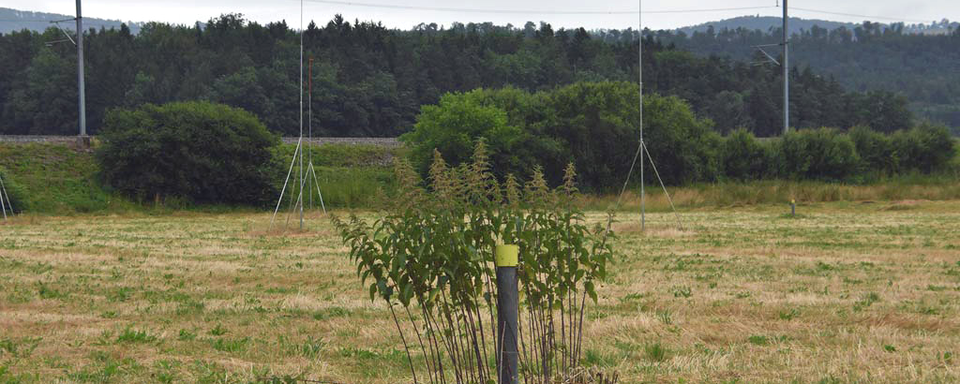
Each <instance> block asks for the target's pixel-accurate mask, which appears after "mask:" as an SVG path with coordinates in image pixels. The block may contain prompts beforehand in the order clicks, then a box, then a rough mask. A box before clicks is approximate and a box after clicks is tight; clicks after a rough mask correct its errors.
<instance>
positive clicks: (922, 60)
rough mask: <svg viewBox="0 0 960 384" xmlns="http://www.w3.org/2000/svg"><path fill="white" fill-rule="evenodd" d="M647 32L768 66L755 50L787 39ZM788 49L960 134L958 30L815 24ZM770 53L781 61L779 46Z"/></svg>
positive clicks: (765, 34) (748, 32) (776, 32)
mask: <svg viewBox="0 0 960 384" xmlns="http://www.w3.org/2000/svg"><path fill="white" fill-rule="evenodd" d="M943 24H944V25H947V23H946V22H944V23H943ZM650 33H651V34H652V35H653V36H655V37H656V39H657V41H660V42H661V43H663V44H667V45H673V46H676V47H677V48H678V49H681V50H685V51H689V52H693V53H696V54H697V55H699V56H703V57H709V56H711V55H722V56H729V57H731V58H733V59H735V60H744V61H753V62H759V61H763V58H761V57H759V56H758V51H757V49H756V48H754V47H756V46H759V45H768V44H779V43H780V40H781V39H782V29H780V28H773V29H770V30H769V31H760V30H755V29H744V28H738V29H727V28H722V29H713V28H708V29H707V30H706V31H704V32H694V33H692V34H689V35H688V34H684V33H677V32H671V31H656V32H650ZM598 37H600V38H606V39H610V40H618V39H620V35H619V34H618V33H617V34H614V35H612V36H607V34H606V33H599V35H598ZM790 49H791V51H790V58H791V61H792V63H793V64H796V65H797V66H799V67H812V68H815V69H816V72H817V73H818V74H820V75H823V76H829V77H832V78H834V79H836V80H837V81H839V82H840V83H841V84H843V86H844V87H845V88H846V89H848V90H852V91H869V90H896V91H897V92H898V93H900V94H903V95H904V96H906V97H907V98H908V99H909V100H910V108H911V110H913V111H915V112H916V115H917V117H919V118H923V119H930V120H933V121H936V122H940V123H944V124H947V125H950V126H952V127H953V128H954V132H956V133H960V78H958V76H957V74H960V28H955V29H953V30H952V31H951V33H949V34H941V35H922V34H915V33H909V32H905V26H904V25H903V24H902V23H893V24H890V25H886V24H879V23H871V22H869V21H865V22H863V23H862V24H860V25H858V26H856V27H853V28H847V27H840V28H835V29H826V28H821V27H818V26H813V27H811V28H809V29H808V30H803V31H802V32H801V33H794V34H792V36H791V39H790ZM767 50H768V51H770V53H772V54H773V55H776V57H777V59H779V53H780V48H779V47H776V46H773V47H769V48H767ZM797 75H798V74H796V73H795V74H794V76H797ZM792 102H794V103H797V102H801V99H799V98H798V99H796V100H792Z"/></svg>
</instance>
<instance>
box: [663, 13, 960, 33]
mask: <svg viewBox="0 0 960 384" xmlns="http://www.w3.org/2000/svg"><path fill="white" fill-rule="evenodd" d="M782 25H783V18H781V17H774V16H740V17H734V18H732V19H724V20H719V21H711V22H708V23H703V24H698V25H693V26H689V27H683V28H678V29H676V31H677V32H683V33H684V34H686V35H687V36H690V35H693V33H694V32H706V31H707V30H708V29H709V28H710V27H713V29H714V31H716V32H720V31H722V30H724V29H730V30H736V29H737V28H743V29H746V30H760V31H763V32H769V31H770V30H771V29H779V28H780V27H781V26H782ZM860 25H861V24H860V23H844V22H839V21H830V20H820V19H802V18H797V17H791V18H790V34H791V35H792V34H800V33H801V32H802V31H810V30H811V29H812V28H813V26H818V27H820V28H824V29H826V30H827V31H832V30H834V29H838V28H840V27H844V28H847V29H850V30H853V29H855V28H857V27H858V26H860ZM879 25H880V28H881V30H883V29H886V28H888V27H890V25H888V24H883V23H880V24H879ZM958 26H960V23H958V22H951V21H950V20H942V21H940V22H931V23H930V24H910V25H905V26H904V28H903V32H904V33H908V34H924V35H942V34H947V33H950V31H951V30H953V29H956V28H957V27H958Z"/></svg>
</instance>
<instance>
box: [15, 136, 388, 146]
mask: <svg viewBox="0 0 960 384" xmlns="http://www.w3.org/2000/svg"><path fill="white" fill-rule="evenodd" d="M298 139H299V138H297V137H284V138H283V142H284V143H288V144H296V143H297V140H298ZM304 141H307V139H306V138H304ZM76 142H77V137H76V136H37V135H0V143H57V144H63V143H76ZM309 142H310V143H313V144H316V145H323V144H347V145H376V146H381V147H399V146H402V145H403V144H401V143H400V141H399V140H397V138H395V137H314V138H313V139H311V140H310V141H309Z"/></svg>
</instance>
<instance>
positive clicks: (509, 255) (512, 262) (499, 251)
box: [493, 244, 520, 267]
mask: <svg viewBox="0 0 960 384" xmlns="http://www.w3.org/2000/svg"><path fill="white" fill-rule="evenodd" d="M493 254H494V262H495V263H496V264H497V266H498V267H516V266H517V259H518V258H519V256H520V247H518V246H516V245H514V244H503V245H498V246H497V247H496V248H495V249H494V252H493Z"/></svg>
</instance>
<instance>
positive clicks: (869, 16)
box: [790, 7, 934, 23]
mask: <svg viewBox="0 0 960 384" xmlns="http://www.w3.org/2000/svg"><path fill="white" fill-rule="evenodd" d="M790 9H792V10H796V11H804V12H812V13H822V14H825V15H834V16H847V17H862V18H864V19H878V20H889V21H909V22H914V23H927V22H930V21H932V20H934V19H930V20H920V19H907V18H903V17H888V16H871V15H859V14H856V13H844V12H832V11H823V10H819V9H810V8H800V7H790Z"/></svg>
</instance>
